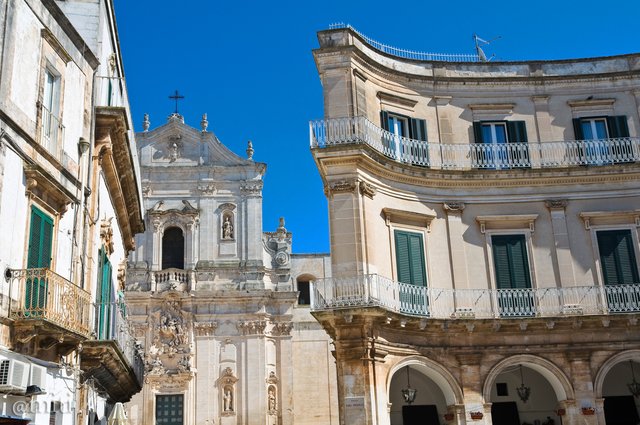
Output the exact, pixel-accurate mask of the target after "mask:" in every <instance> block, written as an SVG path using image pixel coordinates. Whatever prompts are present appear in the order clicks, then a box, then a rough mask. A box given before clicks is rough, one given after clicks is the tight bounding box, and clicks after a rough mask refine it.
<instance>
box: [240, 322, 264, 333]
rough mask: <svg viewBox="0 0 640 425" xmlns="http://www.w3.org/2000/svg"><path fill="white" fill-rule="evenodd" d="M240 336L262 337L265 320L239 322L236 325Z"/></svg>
mask: <svg viewBox="0 0 640 425" xmlns="http://www.w3.org/2000/svg"><path fill="white" fill-rule="evenodd" d="M236 325H237V327H238V330H239V331H240V333H242V335H264V330H265V328H266V327H267V321H266V320H241V321H238V323H237V324H236Z"/></svg>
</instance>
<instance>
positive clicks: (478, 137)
mask: <svg viewBox="0 0 640 425" xmlns="http://www.w3.org/2000/svg"><path fill="white" fill-rule="evenodd" d="M473 137H475V142H476V143H484V140H483V138H482V122H481V121H474V123H473Z"/></svg>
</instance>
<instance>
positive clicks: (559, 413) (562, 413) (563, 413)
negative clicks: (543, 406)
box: [556, 408, 567, 416]
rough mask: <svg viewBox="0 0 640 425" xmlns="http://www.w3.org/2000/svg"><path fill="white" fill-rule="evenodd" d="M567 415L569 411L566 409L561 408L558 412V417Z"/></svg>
mask: <svg viewBox="0 0 640 425" xmlns="http://www.w3.org/2000/svg"><path fill="white" fill-rule="evenodd" d="M566 414H567V411H566V410H565V409H562V408H561V409H558V410H556V415H558V416H564V415H566Z"/></svg>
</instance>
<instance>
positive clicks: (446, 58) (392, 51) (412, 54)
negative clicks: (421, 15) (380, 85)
mask: <svg viewBox="0 0 640 425" xmlns="http://www.w3.org/2000/svg"><path fill="white" fill-rule="evenodd" d="M339 28H348V29H350V30H351V31H353V32H355V33H356V34H358V35H359V36H360V37H362V39H363V40H364V41H366V43H367V44H369V45H370V46H371V47H373V48H374V49H376V50H380V51H381V52H384V53H387V54H389V55H392V56H396V57H399V58H404V59H412V60H422V61H439V62H479V61H480V60H479V58H478V55H472V54H449V53H428V52H418V51H415V50H407V49H399V48H397V47H393V46H389V45H387V44H384V43H380V42H379V41H376V40H374V39H372V38H370V37H367V36H366V35H364V34H362V33H361V32H360V31H358V30H356V29H355V28H354V27H352V26H351V25H349V24H344V23H342V22H339V23H334V24H331V25H329V29H339Z"/></svg>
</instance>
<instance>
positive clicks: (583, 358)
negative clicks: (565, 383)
mask: <svg viewBox="0 0 640 425" xmlns="http://www.w3.org/2000/svg"><path fill="white" fill-rule="evenodd" d="M568 357H569V363H570V368H571V380H572V382H573V388H574V390H575V394H576V403H575V405H573V406H571V407H570V408H569V409H567V417H566V419H567V420H566V421H563V425H578V424H581V425H597V424H598V423H599V422H598V415H596V414H593V415H589V414H585V413H584V412H583V409H585V408H593V409H597V403H596V399H595V397H594V392H593V376H592V375H591V367H590V358H591V353H589V352H588V351H576V352H570V353H568ZM602 423H604V422H602Z"/></svg>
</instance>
